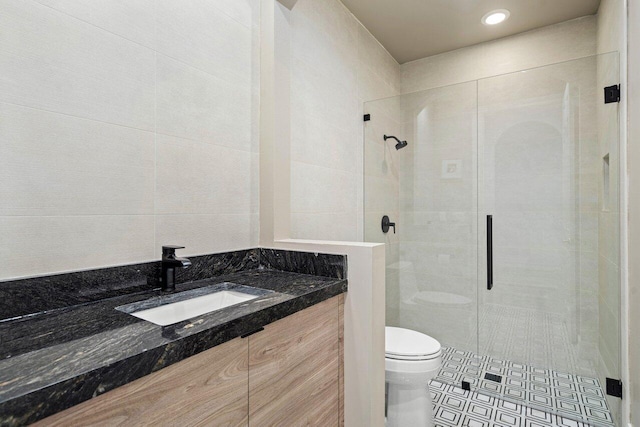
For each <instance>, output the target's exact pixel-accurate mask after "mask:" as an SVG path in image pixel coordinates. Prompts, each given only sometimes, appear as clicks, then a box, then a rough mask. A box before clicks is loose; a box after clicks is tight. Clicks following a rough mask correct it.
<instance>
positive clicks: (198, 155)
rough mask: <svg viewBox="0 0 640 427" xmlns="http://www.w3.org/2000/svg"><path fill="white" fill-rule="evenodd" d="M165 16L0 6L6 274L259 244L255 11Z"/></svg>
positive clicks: (157, 9)
mask: <svg viewBox="0 0 640 427" xmlns="http://www.w3.org/2000/svg"><path fill="white" fill-rule="evenodd" d="M174 6H175V5H174V2H168V1H164V0H132V1H121V0H113V1H108V2H85V1H80V0H35V1H25V2H20V1H9V0H6V1H3V0H0V33H1V34H2V36H0V68H1V69H2V71H1V74H2V78H0V114H1V115H2V117H3V120H2V121H0V141H1V142H2V143H1V144H0V154H1V156H0V157H1V159H0V166H1V168H0V169H1V171H0V175H2V176H1V178H2V183H3V184H2V185H0V205H1V206H2V208H0V231H1V233H0V235H2V236H3V238H4V240H3V243H4V245H3V246H4V248H5V249H6V251H5V252H6V253H2V256H3V257H4V259H5V265H6V268H3V269H2V272H1V274H0V280H3V279H10V278H14V277H21V276H31V275H37V274H51V273H55V272H60V271H65V270H76V269H86V268H95V267H102V266H110V265H114V264H126V263H131V262H142V261H149V260H152V259H157V257H158V256H159V250H160V249H159V248H160V246H161V245H162V244H183V245H185V246H187V249H186V251H185V253H190V254H196V253H197V254H201V253H211V252H215V251H227V250H235V249H242V248H248V247H251V246H255V245H257V244H258V238H259V182H258V181H259V154H258V152H259V146H258V143H259V135H258V131H259V106H260V102H259V101H260V100H259V96H260V87H259V83H260V61H259V53H260V52H259V19H260V14H259V11H260V6H259V1H258V0H215V1H213V2H206V1H199V0H196V1H195V2H188V4H181V5H180V7H174ZM354 37H355V31H354ZM354 93H355V89H354ZM354 108H355V107H354ZM350 167H351V166H350ZM345 168H346V166H345ZM354 218H355V217H354ZM354 222H355V221H354Z"/></svg>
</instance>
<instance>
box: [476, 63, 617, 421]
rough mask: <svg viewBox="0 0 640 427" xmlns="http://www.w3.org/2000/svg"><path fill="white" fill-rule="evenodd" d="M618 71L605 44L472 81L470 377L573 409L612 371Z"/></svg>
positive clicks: (492, 388) (597, 398)
mask: <svg viewBox="0 0 640 427" xmlns="http://www.w3.org/2000/svg"><path fill="white" fill-rule="evenodd" d="M612 64H614V65H616V66H615V67H614V66H613V65H612ZM617 75H618V72H617V54H608V55H601V56H594V57H588V58H583V59H579V60H574V61H569V62H564V63H560V64H556V65H552V66H548V67H541V68H537V69H533V70H528V71H524V72H518V73H513V74H507V75H502V76H498V77H493V78H488V79H483V80H480V81H478V182H479V185H478V192H479V197H478V213H479V215H478V232H479V235H478V240H479V255H480V256H479V258H478V259H479V263H478V277H479V292H478V343H479V348H478V349H479V352H480V354H481V355H483V356H487V357H488V358H490V359H487V361H488V364H487V365H486V368H487V369H486V370H484V371H483V372H482V376H480V377H478V378H477V384H476V385H477V386H478V387H479V388H481V389H484V390H486V391H489V392H493V393H497V394H499V395H502V396H505V397H509V398H513V399H516V400H523V401H527V402H528V403H529V404H531V405H534V406H539V407H541V408H542V409H545V410H547V411H551V412H562V413H566V414H567V415H569V416H575V417H576V418H582V417H584V416H590V417H591V418H592V419H598V415H597V414H595V415H594V414H582V413H581V412H580V411H581V409H580V408H578V407H577V406H575V405H572V404H571V402H572V399H573V400H576V401H579V400H580V399H582V398H583V395H584V393H592V394H593V403H594V413H596V412H597V411H598V408H597V404H602V402H604V401H605V396H604V395H603V392H602V390H603V389H604V382H603V381H604V377H605V376H613V377H615V378H619V376H618V375H619V360H620V353H619V352H620V350H619V349H620V346H619V342H618V339H619V336H620V333H619V318H620V316H619V312H618V310H619V280H618V267H617V266H618V265H619V261H618V258H619V256H618V235H619V233H618V228H617V221H618V212H619V209H618V205H617V203H618V202H617V201H618V189H617V182H618V177H617V174H618V135H617V129H618V126H617V124H618V119H617V114H618V113H617V104H608V105H604V100H603V95H602V89H603V87H604V86H608V85H612V84H617ZM603 298H604V300H603ZM486 373H495V374H497V375H499V376H500V377H501V378H500V379H498V378H493V379H492V378H491V377H490V376H489V377H487V376H486ZM598 382H600V384H601V385H602V387H601V388H599V387H597V385H598ZM565 397H566V399H565ZM604 405H606V404H604ZM616 405H617V403H616V401H612V402H610V403H609V406H610V409H615V408H613V407H612V406H616ZM574 406H575V408H574ZM571 408H574V409H571ZM587 409H588V408H587ZM575 411H577V412H575ZM574 412H575V413H574ZM614 412H615V411H614ZM603 413H604V412H603ZM603 417H605V418H606V416H605V415H603Z"/></svg>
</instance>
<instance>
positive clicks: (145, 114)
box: [0, 0, 155, 130]
mask: <svg viewBox="0 0 640 427" xmlns="http://www.w3.org/2000/svg"><path fill="white" fill-rule="evenodd" d="M0 7H1V8H2V13H1V14H0V28H2V32H3V36H2V37H0V69H2V74H3V79H1V80H0V101H4V102H9V103H12V104H19V105H23V106H28V107H33V108H38V109H43V110H48V111H55V112H59V113H64V114H68V115H73V116H78V117H83V118H89V119H93V120H99V121H104V122H109V123H114V124H119V125H125V126H129V127H134V128H138V129H145V130H153V129H154V81H155V66H154V53H153V51H152V50H150V49H148V48H146V47H143V46H141V45H139V44H136V43H132V42H130V41H128V40H125V39H123V38H121V37H119V36H116V35H114V34H112V33H109V32H106V31H104V30H101V29H98V28H97V27H95V26H92V25H90V24H88V23H85V22H83V21H80V20H78V19H75V18H72V17H71V16H69V15H66V14H63V13H61V12H58V11H56V10H54V9H51V8H49V7H47V6H43V5H41V4H38V3H36V2H31V1H28V2H16V1H8V0H5V1H3V2H2V3H1V4H0Z"/></svg>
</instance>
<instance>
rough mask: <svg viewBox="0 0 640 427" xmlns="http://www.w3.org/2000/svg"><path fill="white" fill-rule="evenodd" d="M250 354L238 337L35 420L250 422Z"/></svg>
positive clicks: (80, 423)
mask: <svg viewBox="0 0 640 427" xmlns="http://www.w3.org/2000/svg"><path fill="white" fill-rule="evenodd" d="M247 359H248V354H247V340H246V339H240V338H237V339H234V340H232V341H229V342H226V343H224V344H221V345H219V346H217V347H214V348H212V349H210V350H207V351H204V352H202V353H200V354H197V355H195V356H192V357H189V358H188V359H185V360H183V361H181V362H178V363H176V364H174V365H171V366H168V367H166V368H164V369H161V370H160V371H158V372H155V373H153V374H150V375H147V376H145V377H142V378H140V379H138V380H136V381H133V382H131V383H129V384H125V385H123V386H122V387H118V388H116V389H114V390H112V391H109V392H107V393H105V394H103V395H101V396H98V397H96V398H94V399H91V400H88V401H86V402H84V403H81V404H79V405H76V406H74V407H72V408H70V409H67V410H66V411H63V412H60V413H58V414H55V415H52V416H51V417H49V418H46V419H44V420H42V421H40V422H39V423H37V425H41V426H87V425H100V426H127V427H130V426H141V425H155V426H167V425H170V426H213V425H215V426H246V425H247V407H248V400H247V399H248V396H247V388H248V384H247V380H248V376H249V374H248V371H247Z"/></svg>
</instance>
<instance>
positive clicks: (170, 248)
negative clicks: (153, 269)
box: [162, 245, 184, 255]
mask: <svg viewBox="0 0 640 427" xmlns="http://www.w3.org/2000/svg"><path fill="white" fill-rule="evenodd" d="M176 249H184V246H175V245H167V246H163V247H162V255H175V254H176Z"/></svg>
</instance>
